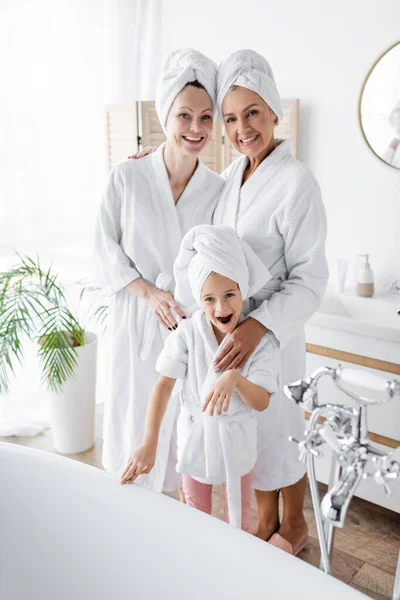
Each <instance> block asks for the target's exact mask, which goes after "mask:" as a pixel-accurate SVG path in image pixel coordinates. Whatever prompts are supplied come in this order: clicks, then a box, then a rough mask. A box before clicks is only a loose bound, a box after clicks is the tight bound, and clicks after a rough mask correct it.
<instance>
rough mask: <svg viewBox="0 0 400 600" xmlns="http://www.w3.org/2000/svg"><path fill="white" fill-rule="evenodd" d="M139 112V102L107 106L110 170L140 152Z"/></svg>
mask: <svg viewBox="0 0 400 600" xmlns="http://www.w3.org/2000/svg"><path fill="white" fill-rule="evenodd" d="M137 111H138V107H137V102H129V103H126V104H109V105H107V106H106V139H107V157H108V166H109V168H110V169H112V168H113V167H115V166H116V165H118V164H119V163H120V162H123V161H124V160H127V159H128V156H129V155H131V154H133V153H134V152H137V151H138V150H139V147H138V112H137Z"/></svg>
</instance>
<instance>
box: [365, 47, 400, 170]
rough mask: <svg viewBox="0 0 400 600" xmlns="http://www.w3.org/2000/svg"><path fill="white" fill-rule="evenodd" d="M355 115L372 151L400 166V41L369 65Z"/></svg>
mask: <svg viewBox="0 0 400 600" xmlns="http://www.w3.org/2000/svg"><path fill="white" fill-rule="evenodd" d="M358 115H359V120H360V126H361V131H362V133H363V135H364V138H365V141H366V142H367V144H368V146H369V147H370V149H371V150H372V152H373V153H374V154H375V155H376V156H377V157H378V158H379V159H380V160H382V161H383V162H385V163H386V164H388V165H390V166H391V167H394V168H395V169H399V170H400V42H396V44H393V46H391V47H390V48H388V49H387V50H386V51H385V52H384V53H383V54H382V55H381V56H380V57H379V58H378V60H377V61H376V62H375V63H374V64H373V65H372V67H371V69H370V71H369V73H368V75H367V77H366V78H365V81H364V83H363V86H362V89H361V94H360V102H359V105H358Z"/></svg>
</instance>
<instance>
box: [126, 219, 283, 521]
mask: <svg viewBox="0 0 400 600" xmlns="http://www.w3.org/2000/svg"><path fill="white" fill-rule="evenodd" d="M174 275H175V280H176V289H175V298H176V299H177V302H179V303H180V304H181V306H184V307H185V309H186V310H188V307H191V308H193V303H194V301H196V303H197V304H198V305H199V306H201V310H197V311H196V312H195V313H194V314H193V316H192V318H191V319H188V320H186V321H181V322H180V324H179V327H178V329H177V330H175V331H173V332H172V333H171V335H170V336H169V338H168V339H167V341H166V343H165V346H164V349H163V351H162V352H161V354H160V356H159V358H158V361H157V364H156V370H157V371H158V372H159V373H160V377H159V379H158V381H157V383H156V385H155V387H154V389H153V392H152V394H151V397H150V402H149V407H148V411H147V417H146V426H145V433H144V438H143V442H142V444H141V445H140V446H139V447H138V448H137V449H136V450H135V451H134V452H133V453H132V455H131V458H130V460H129V462H128V465H127V467H126V469H125V471H124V473H123V474H122V478H121V483H130V482H133V481H134V480H135V479H136V478H137V477H138V476H139V475H140V474H142V473H149V472H150V471H151V469H152V468H153V465H154V463H155V459H156V453H157V444H158V435H159V431H160V426H161V422H162V418H163V415H164V412H165V409H166V406H167V403H168V400H169V398H170V396H171V393H172V390H173V388H174V385H175V381H176V379H182V380H183V385H182V391H181V394H180V396H181V413H180V416H179V420H178V464H177V467H176V468H177V471H178V472H179V473H182V474H183V490H184V493H185V497H186V502H187V504H189V505H190V506H193V507H195V508H197V509H199V510H202V511H204V512H206V513H208V514H211V492H212V484H216V483H224V484H225V485H224V491H225V514H226V516H228V519H229V522H230V523H231V524H232V525H234V526H236V527H239V528H240V527H242V529H244V530H245V531H250V514H249V512H250V500H251V489H252V469H253V466H254V464H255V462H256V458H257V421H256V419H255V417H254V414H253V411H254V410H256V411H263V410H265V409H266V408H267V407H268V405H269V402H270V394H272V393H273V392H275V391H276V389H277V381H276V379H277V366H278V365H277V351H276V348H275V346H274V343H273V338H272V337H269V336H268V335H266V336H264V338H263V339H262V340H261V342H260V343H259V345H258V346H257V348H256V350H255V351H254V353H253V354H252V356H250V357H249V359H248V360H247V362H246V364H245V366H244V367H243V369H241V370H240V371H226V372H225V373H223V374H217V373H215V371H214V365H213V359H214V357H215V355H216V353H217V352H218V349H219V348H221V346H222V345H223V344H225V343H226V341H227V340H228V339H229V335H230V334H231V333H232V331H233V330H234V329H235V327H236V326H237V325H238V323H239V322H241V321H242V320H243V316H242V308H243V300H246V299H247V298H248V297H250V296H252V295H253V294H255V293H256V292H257V291H258V290H259V289H261V288H262V287H263V286H264V285H265V283H266V282H267V281H268V280H269V279H270V274H269V271H268V270H267V269H266V267H265V266H264V265H263V263H262V261H261V260H260V259H259V258H258V257H257V256H256V254H255V253H254V252H253V250H251V248H250V247H249V246H248V244H247V243H246V242H244V241H242V240H239V239H238V237H237V236H236V233H235V232H234V230H233V229H231V228H230V227H226V226H219V227H216V226H211V225H199V226H197V227H194V228H193V229H191V230H190V231H189V232H188V233H187V234H186V235H185V237H184V238H183V240H182V245H181V249H180V252H179V254H178V257H177V259H176V261H175V264H174ZM189 312H191V311H190V308H189Z"/></svg>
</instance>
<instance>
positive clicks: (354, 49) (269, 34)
mask: <svg viewBox="0 0 400 600" xmlns="http://www.w3.org/2000/svg"><path fill="white" fill-rule="evenodd" d="M163 9H164V10H163V36H164V37H163V55H164V56H165V55H166V54H167V53H168V52H170V51H171V50H173V49H175V48H177V47H180V46H191V47H194V48H197V49H198V50H200V51H202V52H204V53H205V54H208V55H209V56H210V57H211V58H213V59H214V60H215V61H217V62H220V61H221V60H222V59H223V58H224V57H225V56H226V55H228V54H229V53H230V52H233V51H235V50H237V49H239V48H252V49H254V50H257V51H258V52H260V53H261V54H263V55H264V56H265V57H266V58H267V59H268V60H269V61H270V63H271V65H272V67H273V69H274V72H275V76H276V80H277V84H278V87H279V90H280V93H281V95H282V97H286V98H299V99H300V107H301V112H300V152H299V156H300V158H301V160H303V161H304V162H305V163H307V165H309V166H310V167H311V169H312V170H313V171H314V173H315V175H316V176H317V178H318V181H319V183H320V185H321V188H322V192H323V197H324V200H325V204H326V208H327V214H328V223H329V237H328V245H327V249H328V258H329V262H330V266H331V268H332V271H333V266H334V264H335V262H334V261H335V258H336V257H337V256H343V257H347V258H350V259H353V263H351V273H350V275H352V276H354V273H353V271H354V266H355V263H356V259H355V256H356V255H357V254H358V253H361V252H369V253H370V254H371V261H372V267H373V269H374V271H375V276H376V283H377V288H380V289H382V288H383V287H384V286H385V285H386V284H387V283H388V281H389V280H390V279H391V278H394V277H400V171H395V170H394V169H392V168H390V167H386V166H385V165H383V163H381V162H380V161H379V160H378V159H377V158H376V157H375V156H374V155H373V154H372V153H371V152H370V151H369V149H368V147H367V146H366V144H365V142H364V140H363V138H362V136H361V132H360V129H359V125H358V118H357V105H358V97H359V91H360V87H361V85H362V82H363V79H364V77H365V75H366V73H367V72H368V70H369V68H370V66H371V65H372V63H373V62H374V61H375V59H376V58H377V57H378V55H379V54H380V53H381V52H383V51H384V50H385V49H386V48H387V47H388V46H389V45H391V44H392V43H393V42H395V41H396V40H397V39H400V27H399V26H400V2H399V1H398V0H385V1H384V2H378V0H353V1H352V2H348V1H345V0H337V1H336V2H334V3H328V2H321V1H320V0H301V1H297V0H280V2H276V0H275V1H274V2H272V1H271V0H245V1H243V0H201V2H199V1H193V0H191V1H188V0H186V1H184V0H164V5H163ZM350 285H351V281H350Z"/></svg>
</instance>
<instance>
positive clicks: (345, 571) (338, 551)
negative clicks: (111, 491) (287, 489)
mask: <svg viewBox="0 0 400 600" xmlns="http://www.w3.org/2000/svg"><path fill="white" fill-rule="evenodd" d="M100 420H101V415H99V423H98V427H97V434H98V437H97V438H96V444H95V446H94V447H93V448H92V449H91V450H88V451H87V452H83V453H82V454H76V455H70V458H72V459H73V460H79V461H82V462H85V463H87V464H89V465H92V466H94V467H98V468H101V462H100V458H101V436H100V430H101V423H100ZM0 441H8V442H12V443H16V444H22V445H26V446H30V447H32V448H39V449H41V450H47V451H49V452H55V450H54V447H53V443H52V438H51V433H50V431H46V432H45V433H44V434H42V435H38V436H36V437H33V438H16V437H14V438H0ZM324 489H326V487H325V486H323V485H321V492H322V491H323V490H324ZM213 514H214V515H215V516H216V517H217V518H223V504H222V498H221V489H219V488H218V486H216V488H215V490H214V492H213ZM305 514H306V519H307V522H308V526H309V531H310V541H309V543H308V545H307V546H306V548H305V549H304V550H303V551H302V552H301V554H300V558H301V560H304V561H306V562H308V563H310V564H312V565H314V566H318V565H319V546H318V540H317V533H316V525H315V521H314V514H313V509H312V503H311V497H310V494H309V492H308V493H307V496H306V502H305ZM252 519H253V521H254V522H255V520H256V507H255V502H254V498H253V506H252ZM399 549H400V515H399V514H398V513H395V512H392V511H389V510H387V509H385V508H382V507H380V506H377V505H375V504H371V503H369V502H366V501H365V500H361V499H359V498H354V499H353V501H352V503H351V506H350V508H349V510H348V514H347V520H346V526H345V528H344V529H343V530H340V529H339V530H337V532H336V537H335V550H334V554H333V563H332V568H333V575H334V576H335V577H337V578H338V579H341V580H342V581H344V582H345V583H348V584H350V585H351V586H353V587H355V588H357V589H359V590H360V591H362V592H364V593H365V594H367V595H369V596H371V597H372V598H376V599H378V600H390V599H391V597H392V590H393V583H394V574H395V569H396V563H397V556H398V552H399Z"/></svg>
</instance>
